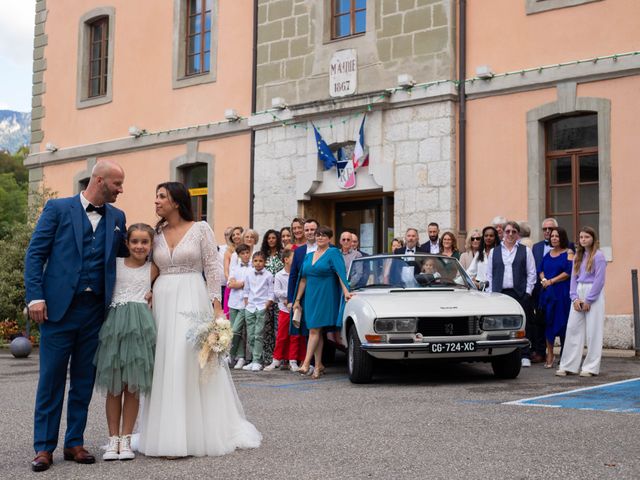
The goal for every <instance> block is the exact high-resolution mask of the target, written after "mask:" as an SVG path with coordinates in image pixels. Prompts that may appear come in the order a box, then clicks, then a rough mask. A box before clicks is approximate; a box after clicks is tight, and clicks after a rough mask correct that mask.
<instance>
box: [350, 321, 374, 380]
mask: <svg viewBox="0 0 640 480" xmlns="http://www.w3.org/2000/svg"><path fill="white" fill-rule="evenodd" d="M347 355H348V364H349V365H348V366H349V380H351V382H352V383H368V382H370V381H371V377H372V376H373V357H371V355H369V354H368V353H367V352H365V351H364V350H363V349H362V343H360V338H359V337H358V331H357V330H356V327H355V326H351V328H350V329H349V346H348V352H347Z"/></svg>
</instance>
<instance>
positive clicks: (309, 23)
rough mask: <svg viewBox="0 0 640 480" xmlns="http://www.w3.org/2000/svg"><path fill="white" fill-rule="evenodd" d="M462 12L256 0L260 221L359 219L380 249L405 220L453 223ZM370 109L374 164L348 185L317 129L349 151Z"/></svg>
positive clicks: (364, 234)
mask: <svg viewBox="0 0 640 480" xmlns="http://www.w3.org/2000/svg"><path fill="white" fill-rule="evenodd" d="M455 19H456V16H455V2H453V1H449V0H439V1H432V0H430V1H425V0H410V1H404V0H400V1H396V0H393V1H381V0H376V1H372V0H369V1H364V0H353V1H318V2H308V1H302V0H267V1H260V2H259V4H258V34H257V39H258V44H257V85H256V96H257V110H258V111H257V112H256V113H254V115H253V116H252V118H251V119H250V124H251V125H252V127H253V128H254V129H255V131H256V132H255V172H256V174H255V178H254V193H255V197H254V198H255V208H254V224H255V225H256V227H257V228H258V229H259V230H264V229H265V228H270V227H272V226H274V225H281V224H282V223H283V222H286V221H288V220H289V219H291V218H293V217H294V216H296V215H297V214H303V215H305V216H307V217H309V216H313V217H316V218H318V220H320V222H321V223H326V224H329V225H332V226H333V227H335V229H336V230H338V231H340V230H342V229H343V228H355V229H356V230H357V231H359V232H360V237H361V244H362V248H363V249H364V250H365V251H370V252H374V251H384V250H386V249H387V248H388V242H389V240H390V238H392V237H393V232H394V231H395V232H403V231H404V230H405V229H406V228H407V227H410V226H414V227H418V228H420V230H421V231H422V233H423V235H424V230H425V228H426V225H427V223H428V222H429V221H436V222H438V223H440V224H441V226H442V227H444V228H452V227H455V225H456V210H455V188H456V180H455V179H456V163H455V150H454V143H453V142H454V132H455V115H456V113H455V112H456V106H455V105H456V104H455V94H456V85H455V82H454V81H452V80H453V79H454V78H455V63H454V62H455V58H456V55H455V35H454V34H455V21H456V20H455ZM411 87H413V88H411ZM363 116H366V121H365V127H364V144H365V147H366V149H368V154H369V165H368V166H364V167H360V168H358V169H357V171H356V174H355V175H356V181H355V186H353V187H351V188H348V189H347V188H343V187H341V186H340V185H339V182H338V173H337V171H336V168H335V167H333V168H331V169H329V170H325V169H324V168H323V165H322V163H321V162H320V161H319V160H318V151H317V142H316V138H315V134H314V129H313V126H314V125H315V126H316V127H317V129H318V131H319V132H320V134H321V136H322V138H323V139H324V140H325V141H326V143H327V144H328V145H329V146H330V147H331V149H332V150H334V153H335V155H336V157H337V156H338V154H339V151H340V150H341V149H342V152H340V153H341V154H342V155H344V157H345V158H349V157H350V156H351V152H352V151H353V147H354V142H355V141H356V140H357V138H358V135H357V132H358V130H359V128H360V126H361V123H362V119H363Z"/></svg>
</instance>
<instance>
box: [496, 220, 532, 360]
mask: <svg viewBox="0 0 640 480" xmlns="http://www.w3.org/2000/svg"><path fill="white" fill-rule="evenodd" d="M519 233H520V225H518V222H514V221H508V222H506V223H505V224H504V237H503V240H502V242H500V244H499V245H497V246H496V247H495V248H494V249H493V250H491V252H489V257H488V259H487V281H488V282H489V287H488V291H490V292H498V293H504V294H505V295H509V296H510V297H511V298H513V299H515V300H516V301H517V302H518V303H519V304H520V306H522V309H523V310H524V312H525V315H526V318H527V324H526V335H527V338H528V339H529V340H530V341H531V340H532V338H534V334H533V331H534V324H533V302H532V301H531V294H532V292H533V288H534V286H535V284H536V277H537V275H536V262H535V259H534V257H533V252H532V251H531V249H530V248H529V247H526V246H524V245H522V244H520V242H519V241H518V235H519ZM530 357H531V349H530V348H529V347H525V348H523V349H522V366H523V367H530V366H531V358H530Z"/></svg>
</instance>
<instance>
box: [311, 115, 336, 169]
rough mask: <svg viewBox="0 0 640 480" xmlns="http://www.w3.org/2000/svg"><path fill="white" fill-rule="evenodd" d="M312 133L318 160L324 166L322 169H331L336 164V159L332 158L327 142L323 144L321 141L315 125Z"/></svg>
mask: <svg viewBox="0 0 640 480" xmlns="http://www.w3.org/2000/svg"><path fill="white" fill-rule="evenodd" d="M312 125H313V124H312ZM313 131H314V133H315V134H316V145H317V147H318V159H319V160H320V161H321V162H322V164H323V165H324V169H325V170H329V169H330V168H331V167H333V166H334V165H335V164H336V159H335V157H334V156H333V152H332V151H331V149H330V148H329V145H327V142H325V141H324V140H323V139H322V136H321V135H320V132H319V131H318V129H317V128H316V126H315V125H313Z"/></svg>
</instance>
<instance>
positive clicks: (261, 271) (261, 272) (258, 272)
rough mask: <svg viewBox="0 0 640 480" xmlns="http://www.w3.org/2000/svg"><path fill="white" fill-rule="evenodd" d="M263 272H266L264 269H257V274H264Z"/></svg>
mask: <svg viewBox="0 0 640 480" xmlns="http://www.w3.org/2000/svg"><path fill="white" fill-rule="evenodd" d="M263 273H264V270H260V271H258V270H256V275H262V274H263Z"/></svg>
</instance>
